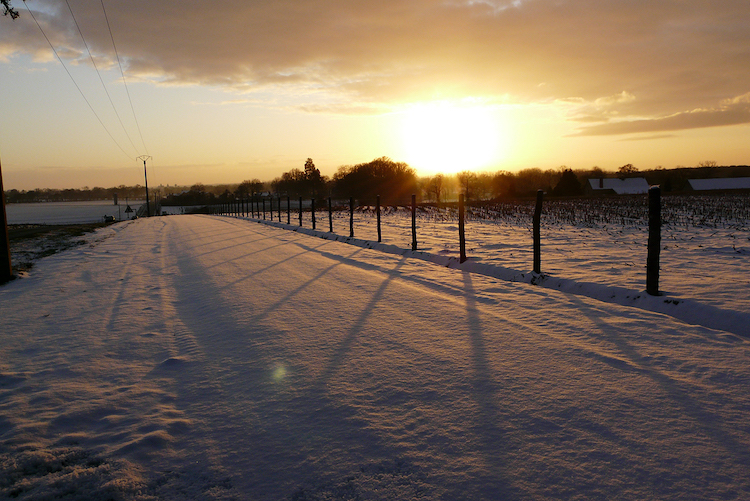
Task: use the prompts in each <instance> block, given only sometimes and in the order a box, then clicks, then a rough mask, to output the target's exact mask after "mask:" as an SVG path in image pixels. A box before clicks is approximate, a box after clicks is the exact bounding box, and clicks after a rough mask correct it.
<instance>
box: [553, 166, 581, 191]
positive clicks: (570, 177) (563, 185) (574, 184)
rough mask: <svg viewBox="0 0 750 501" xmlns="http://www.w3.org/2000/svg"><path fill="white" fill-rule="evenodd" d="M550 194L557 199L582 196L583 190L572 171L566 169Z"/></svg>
mask: <svg viewBox="0 0 750 501" xmlns="http://www.w3.org/2000/svg"><path fill="white" fill-rule="evenodd" d="M552 194H553V195H555V196H558V197H571V196H576V195H582V194H583V188H582V187H581V182H580V181H579V180H578V176H576V174H575V172H573V169H566V170H564V171H563V173H562V176H561V177H560V181H559V182H558V183H557V186H555V189H554V190H552Z"/></svg>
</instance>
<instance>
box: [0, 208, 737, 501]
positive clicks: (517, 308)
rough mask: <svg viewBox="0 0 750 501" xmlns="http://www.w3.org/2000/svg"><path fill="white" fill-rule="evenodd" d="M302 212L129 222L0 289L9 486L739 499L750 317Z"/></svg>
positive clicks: (164, 493)
mask: <svg viewBox="0 0 750 501" xmlns="http://www.w3.org/2000/svg"><path fill="white" fill-rule="evenodd" d="M305 231H309V230H300V231H297V232H293V231H288V230H285V229H278V228H273V227H270V226H269V225H262V224H257V223H255V222H251V221H247V220H242V219H234V218H224V217H209V216H174V217H163V218H151V219H141V220H138V221H134V222H128V223H121V224H117V225H114V226H111V227H109V228H107V229H104V230H102V231H100V232H98V233H97V234H96V236H95V238H94V239H93V240H92V242H91V244H90V245H87V246H83V247H79V248H76V249H73V250H69V251H66V252H63V253H61V254H59V255H55V256H52V257H49V258H46V259H44V260H42V261H40V262H39V263H38V264H37V265H36V266H35V267H34V269H33V270H32V272H31V273H30V274H29V276H28V277H25V278H23V279H19V280H16V281H14V282H11V283H10V284H7V285H5V286H2V287H0V496H5V497H15V498H17V499H47V498H48V499H52V498H55V497H56V496H57V497H63V496H66V495H69V496H73V493H75V495H76V496H77V497H78V498H81V499H144V500H147V499H279V500H281V499H297V500H303V499H305V500H309V499H444V500H453V499H660V500H661V499H746V498H748V497H750V473H749V472H750V453H749V452H748V451H749V450H750V425H748V422H747V413H748V411H749V410H750V395H749V394H748V392H747V387H748V384H750V367H749V366H748V364H747V360H748V356H749V355H750V342H748V340H747V339H746V338H744V337H742V336H738V335H736V332H737V330H738V329H741V328H742V327H743V326H744V325H747V324H744V323H743V324H741V325H739V326H737V328H736V329H729V328H728V329H717V328H712V327H708V326H705V325H692V324H690V323H687V322H684V321H682V320H680V319H679V318H677V316H678V315H672V314H670V315H664V314H662V313H657V312H652V311H648V307H647V305H646V306H643V305H640V307H638V308H633V307H630V306H623V305H620V304H617V303H615V302H607V301H601V300H598V299H592V298H591V297H589V295H593V293H591V292H590V291H592V290H594V289H595V288H594V287H593V286H588V285H586V286H583V287H582V288H584V289H586V290H588V291H589V293H588V294H568V293H565V292H561V291H559V290H556V289H557V286H553V287H551V288H547V287H538V286H532V285H530V284H528V283H513V282H511V281H508V280H507V279H506V278H505V277H500V278H498V277H495V276H489V275H491V274H490V273H484V272H485V271H486V270H484V271H482V270H480V271H482V272H481V273H468V272H467V271H466V270H459V269H455V268H454V267H453V266H452V265H451V266H445V264H446V263H442V264H444V266H436V264H435V263H433V262H427V261H425V260H422V259H412V256H411V255H410V254H409V253H406V254H409V255H403V254H404V252H403V251H400V252H401V254H402V255H398V254H394V253H388V252H382V251H378V250H372V249H368V248H366V247H367V246H368V245H372V244H361V245H360V246H352V245H347V244H345V243H343V242H336V241H333V240H330V239H329V240H325V239H321V238H312V237H311V236H309V235H306V234H303V233H304V232H305ZM430 259H432V258H430ZM463 266H469V268H467V270H469V269H472V267H475V266H478V263H467V264H465V265H463ZM476 269H478V268H475V270H476ZM564 287H565V285H564V284H563V285H561V286H560V289H562V288H564ZM605 299H606V298H605ZM681 304H682V303H681ZM681 304H678V305H676V306H677V307H679V306H680V305H681ZM740 313H742V312H740ZM733 332H735V333H733Z"/></svg>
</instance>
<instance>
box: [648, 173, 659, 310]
mask: <svg viewBox="0 0 750 501" xmlns="http://www.w3.org/2000/svg"><path fill="white" fill-rule="evenodd" d="M660 252H661V188H660V187H659V186H652V187H650V188H649V189H648V256H647V257H646V292H647V293H648V294H650V295H652V296H658V295H659V253H660Z"/></svg>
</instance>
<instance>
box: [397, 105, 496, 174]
mask: <svg viewBox="0 0 750 501" xmlns="http://www.w3.org/2000/svg"><path fill="white" fill-rule="evenodd" d="M402 123H403V131H402V140H403V142H404V157H405V160H406V162H407V163H408V164H409V165H411V166H412V167H414V168H416V169H417V170H419V171H420V172H425V173H436V172H442V173H445V174H451V173H455V172H460V171H463V170H472V169H478V168H483V167H490V166H492V165H495V164H497V162H498V161H499V160H500V159H501V157H502V156H503V155H504V154H505V149H506V146H507V132H506V131H505V130H504V129H505V127H503V124H502V123H501V120H500V119H499V117H498V114H497V112H496V110H494V109H493V108H491V107H484V106H476V105H470V106H466V105H460V104H453V103H450V102H444V101H440V102H432V103H427V104H419V105H415V106H412V107H411V108H409V109H408V110H407V111H405V112H404V118H403V122H402Z"/></svg>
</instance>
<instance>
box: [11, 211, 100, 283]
mask: <svg viewBox="0 0 750 501" xmlns="http://www.w3.org/2000/svg"><path fill="white" fill-rule="evenodd" d="M104 226H107V223H90V224H70V225H40V224H19V225H9V226H8V238H9V240H10V255H11V264H12V266H13V273H14V275H18V274H21V273H25V272H28V271H29V270H30V269H31V268H32V267H33V266H34V262H35V261H37V260H39V259H42V258H44V257H47V256H51V255H53V254H57V253H58V252H61V251H63V250H66V249H70V248H73V247H77V246H79V245H83V244H84V243H85V242H84V241H83V240H82V239H81V238H80V237H82V236H83V235H85V234H87V233H90V232H92V231H95V230H97V229H98V228H102V227H104Z"/></svg>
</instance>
